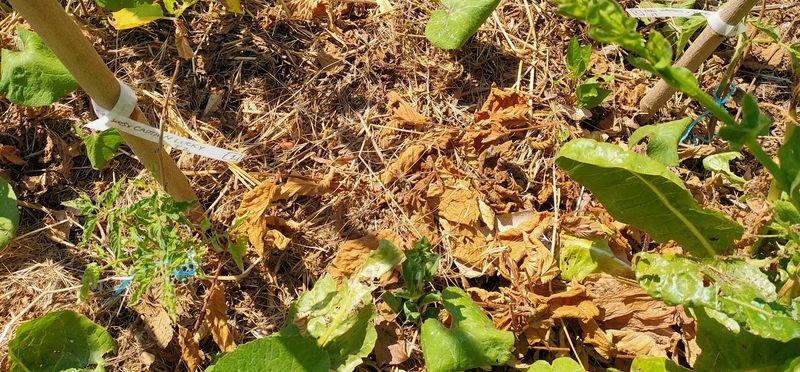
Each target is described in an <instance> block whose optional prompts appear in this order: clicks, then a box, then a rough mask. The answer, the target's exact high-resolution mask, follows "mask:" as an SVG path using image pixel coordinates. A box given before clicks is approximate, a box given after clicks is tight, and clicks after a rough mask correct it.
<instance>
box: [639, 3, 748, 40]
mask: <svg viewBox="0 0 800 372" xmlns="http://www.w3.org/2000/svg"><path fill="white" fill-rule="evenodd" d="M625 11H626V12H628V14H629V15H630V16H631V17H633V18H649V17H653V18H679V17H691V16H693V15H697V14H699V15H702V16H703V17H705V18H706V21H708V26H709V27H711V29H712V30H714V32H716V33H717V35H721V36H728V37H730V36H735V35H736V34H738V33H740V32H745V31H747V27H746V26H745V25H744V24H742V23H739V24H736V25H731V24H728V23H725V21H723V20H722V18H720V16H719V12H718V11H717V12H712V11H710V10H700V9H683V8H627V9H625Z"/></svg>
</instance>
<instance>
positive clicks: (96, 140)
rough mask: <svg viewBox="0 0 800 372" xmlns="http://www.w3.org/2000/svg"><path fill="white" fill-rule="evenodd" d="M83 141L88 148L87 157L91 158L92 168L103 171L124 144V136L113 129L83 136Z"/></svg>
mask: <svg viewBox="0 0 800 372" xmlns="http://www.w3.org/2000/svg"><path fill="white" fill-rule="evenodd" d="M81 139H82V140H83V144H84V145H85V146H86V156H87V157H88V158H89V162H90V163H91V164H92V168H94V169H97V170H101V169H103V168H105V167H106V165H108V162H109V161H110V160H111V159H113V158H114V155H116V154H117V150H118V149H119V146H120V145H121V144H122V142H123V140H122V136H121V135H120V134H119V132H118V131H117V130H116V129H113V128H112V129H108V130H104V131H102V132H96V133H92V134H90V135H88V136H81Z"/></svg>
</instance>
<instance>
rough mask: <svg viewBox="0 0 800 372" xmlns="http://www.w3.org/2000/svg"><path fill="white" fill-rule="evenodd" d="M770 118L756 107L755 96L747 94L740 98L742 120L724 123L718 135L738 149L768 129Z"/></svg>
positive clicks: (735, 149) (770, 122)
mask: <svg viewBox="0 0 800 372" xmlns="http://www.w3.org/2000/svg"><path fill="white" fill-rule="evenodd" d="M771 124H772V120H771V119H770V118H769V117H768V116H766V115H764V114H763V113H762V112H761V110H760V109H759V108H758V103H757V102H756V99H755V97H753V96H752V95H751V94H747V95H745V96H744V99H742V121H741V123H739V124H738V125H735V126H733V125H727V124H726V125H724V126H723V127H722V128H720V130H719V136H720V137H721V138H722V139H724V140H726V141H728V142H730V145H731V149H732V150H734V151H739V150H741V149H742V147H743V146H744V145H745V144H746V143H748V142H752V141H755V140H756V139H757V138H758V136H763V135H765V134H767V132H768V131H769V126H770V125H771Z"/></svg>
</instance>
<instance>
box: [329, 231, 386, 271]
mask: <svg viewBox="0 0 800 372" xmlns="http://www.w3.org/2000/svg"><path fill="white" fill-rule="evenodd" d="M381 240H388V241H390V242H392V243H393V244H397V243H398V242H399V239H398V237H397V234H395V233H394V231H392V230H389V229H385V230H380V231H378V232H377V233H375V235H368V236H365V237H363V238H360V239H354V240H347V241H344V242H342V244H340V245H339V248H338V249H337V250H336V257H334V258H333V262H331V264H330V266H328V273H330V274H331V275H332V276H333V277H336V278H341V277H344V278H348V277H350V276H351V275H352V274H353V273H355V272H356V270H358V268H359V267H361V264H363V263H364V260H365V259H366V258H367V256H369V254H370V253H372V252H373V251H374V250H375V249H377V248H378V244H379V243H380V241H381Z"/></svg>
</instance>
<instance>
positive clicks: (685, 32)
mask: <svg viewBox="0 0 800 372" xmlns="http://www.w3.org/2000/svg"><path fill="white" fill-rule="evenodd" d="M673 24H674V26H673V28H674V30H675V33H676V34H677V40H676V41H675V57H680V55H681V54H683V50H684V49H686V45H688V44H689V40H691V38H692V36H694V34H695V33H696V32H697V30H699V29H700V28H701V27H703V26H705V24H706V17H703V16H702V15H694V16H691V17H688V18H675V19H673Z"/></svg>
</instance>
